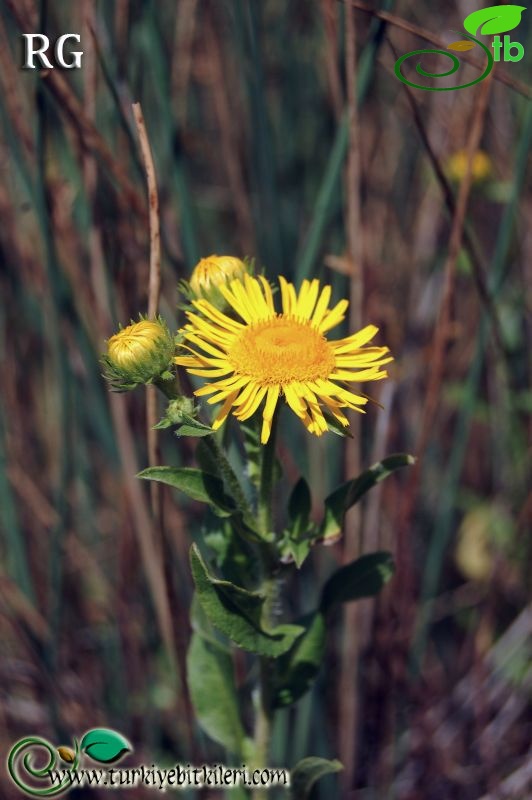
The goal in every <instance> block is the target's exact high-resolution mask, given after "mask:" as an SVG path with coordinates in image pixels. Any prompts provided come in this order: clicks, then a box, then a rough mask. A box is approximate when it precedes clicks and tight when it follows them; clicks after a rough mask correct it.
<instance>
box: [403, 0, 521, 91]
mask: <svg viewBox="0 0 532 800" xmlns="http://www.w3.org/2000/svg"><path fill="white" fill-rule="evenodd" d="M523 11H526V8H525V6H513V5H510V6H490V7H489V8H481V9H479V10H478V11H474V12H473V13H472V14H469V16H467V17H466V18H465V20H464V29H465V30H466V31H467V33H463V34H462V36H465V37H466V39H465V40H464V39H460V40H458V41H456V42H453V43H452V44H450V45H448V49H447V50H437V49H430V50H412V51H411V52H410V53H405V55H404V56H401V57H400V58H398V59H397V61H396V62H395V68H394V69H395V74H396V75H397V77H398V78H399V80H400V81H402V82H403V83H406V85H407V86H411V87H412V88H414V89H424V90H425V91H427V92H450V91H453V90H454V89H466V88H467V87H468V86H474V85H475V84H476V83H480V81H483V80H484V78H486V77H487V76H488V75H489V74H490V72H491V70H492V68H493V64H494V62H495V61H500V60H501V50H502V51H503V60H504V61H520V60H521V59H522V58H523V56H524V54H525V49H524V47H523V45H522V44H521V43H520V42H512V41H511V38H510V37H509V36H505V37H504V39H503V40H501V37H500V36H499V35H498V34H500V33H506V32H507V31H512V30H513V29H514V28H517V26H518V25H519V23H520V22H521V15H522V13H523ZM479 34H481V35H483V36H489V35H494V39H493V42H492V44H491V47H492V49H493V54H492V53H491V51H490V49H489V48H488V46H487V45H485V44H484V43H483V42H481V41H479V39H477V38H475V37H476V36H478V35H479ZM495 34H497V35H495ZM476 45H479V46H480V47H481V48H482V50H483V51H484V53H485V54H486V57H487V64H486V68H485V70H484V72H483V73H482V75H480V76H479V77H478V78H476V80H474V81H470V82H469V83H462V84H460V85H459V86H424V85H423V84H421V83H414V82H413V81H411V80H409V79H408V78H406V77H405V76H404V75H403V73H402V71H401V68H402V65H403V63H404V62H405V61H406V59H407V58H410V57H411V56H419V55H423V54H425V53H431V54H435V53H437V54H438V55H443V56H446V57H447V58H450V59H451V63H452V66H451V68H450V69H449V70H447V72H427V71H426V70H424V69H423V67H422V66H421V64H420V63H419V62H418V63H417V64H416V71H417V73H418V74H419V75H421V76H422V77H424V78H446V77H448V76H449V75H454V73H455V72H456V71H457V70H458V69H459V67H460V61H459V59H458V58H457V56H455V55H454V53H449V52H448V50H456V51H460V52H465V51H466V50H472V49H473V47H475V46H476Z"/></svg>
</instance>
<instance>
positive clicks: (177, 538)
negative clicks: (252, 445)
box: [0, 0, 532, 800]
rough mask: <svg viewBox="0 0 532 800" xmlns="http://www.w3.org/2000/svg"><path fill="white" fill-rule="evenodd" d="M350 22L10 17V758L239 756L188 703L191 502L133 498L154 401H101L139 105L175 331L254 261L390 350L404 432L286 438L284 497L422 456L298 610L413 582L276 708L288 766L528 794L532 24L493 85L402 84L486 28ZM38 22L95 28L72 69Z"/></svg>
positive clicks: (232, 10) (344, 783) (127, 255)
mask: <svg viewBox="0 0 532 800" xmlns="http://www.w3.org/2000/svg"><path fill="white" fill-rule="evenodd" d="M353 5H354V6H358V7H359V8H358V10H354V11H352V12H350V11H348V10H347V9H346V6H345V5H343V4H342V3H339V2H334V1H333V0H313V1H312V2H310V1H309V0H293V2H291V3H289V4H286V3H282V2H280V0H265V1H264V2H259V0H179V1H178V2H176V3H173V2H165V1H164V0H159V2H154V0H151V2H150V1H149V0H147V1H146V2H140V0H137V1H134V0H131V1H130V2H127V0H115V2H113V3H103V2H96V0H80V2H77V3H75V4H67V3H60V2H53V0H48V2H45V0H42V2H41V3H34V2H33V0H3V2H2V3H1V4H0V114H1V118H2V128H3V133H2V138H1V142H0V148H1V149H0V169H1V175H2V179H1V182H0V210H1V215H0V219H1V221H2V222H1V225H0V259H1V272H0V291H1V298H2V303H1V309H0V363H1V373H0V374H1V387H2V392H1V400H0V460H1V465H2V470H1V472H0V521H1V526H2V540H1V552H2V562H1V569H0V642H1V645H0V647H1V660H0V681H1V682H0V752H1V753H2V754H6V753H7V751H8V750H9V747H10V746H11V744H12V743H13V742H14V741H15V740H16V739H17V738H19V737H22V736H23V735H26V734H28V733H37V734H41V735H44V736H47V737H48V738H50V740H51V741H54V742H57V743H69V742H70V741H71V738H72V736H74V735H79V734H80V733H82V732H83V731H84V730H85V729H86V728H87V727H96V726H98V725H106V726H109V727H114V728H116V729H117V730H120V731H121V732H123V733H124V734H125V735H127V736H129V737H130V738H131V739H132V741H133V742H134V744H135V763H140V762H141V760H143V761H145V762H147V763H152V762H153V761H155V762H156V763H157V762H159V763H164V762H165V761H169V762H173V761H176V760H179V761H184V762H192V763H203V762H205V761H216V760H222V761H223V760H224V754H223V753H220V752H218V751H217V749H216V748H215V747H213V745H212V744H211V743H209V741H208V740H207V739H206V738H205V737H204V736H203V735H202V734H201V732H200V731H199V730H198V729H197V727H196V725H195V724H194V719H193V715H192V712H191V709H190V706H189V702H188V699H187V693H186V687H185V683H184V655H185V651H186V645H187V641H188V636H189V627H188V608H189V603H190V596H191V580H190V576H189V567H188V557H187V552H188V547H189V543H190V541H191V539H192V538H194V537H197V536H199V535H201V511H200V509H199V508H197V507H196V506H194V505H193V504H191V505H184V504H182V503H180V501H179V498H176V497H175V496H173V495H171V494H170V493H169V492H167V491H164V492H163V498H162V499H163V524H162V526H161V525H160V524H159V521H160V520H158V519H157V518H155V519H154V517H153V516H152V513H151V510H150V502H149V494H147V492H146V487H145V486H143V485H140V482H138V481H137V480H136V478H135V474H136V472H137V471H138V470H139V469H140V468H141V467H142V466H145V465H146V463H147V458H148V454H147V445H146V422H145V397H144V393H143V392H138V393H136V394H134V395H128V396H116V395H114V396H113V395H110V394H109V393H108V391H107V387H106V386H105V385H104V381H103V379H102V378H101V375H100V365H99V362H98V357H99V353H100V352H101V351H102V349H103V347H104V340H105V338H106V337H107V336H109V335H110V333H111V332H112V331H113V330H114V329H115V328H116V327H117V325H118V323H119V322H120V323H125V322H127V321H128V320H129V318H130V317H131V316H135V315H136V314H137V312H138V311H143V310H145V309H146V308H147V305H148V296H147V293H148V265H149V230H148V210H147V202H146V186H145V177H144V170H143V166H142V156H141V152H140V149H139V144H138V140H137V135H136V130H135V125H134V121H133V115H132V110H131V103H132V102H133V101H140V102H141V104H142V109H143V112H144V117H145V120H146V126H147V131H148V136H149V139H150V143H151V147H152V149H153V153H154V160H155V169H156V173H157V183H158V190H159V202H160V220H161V239H162V295H161V307H160V310H161V313H162V314H163V315H164V316H165V317H166V319H167V320H168V322H169V323H171V324H173V325H174V326H175V325H177V321H178V320H177V307H176V303H177V294H176V284H177V281H178V279H180V278H183V277H186V276H187V275H188V274H189V271H190V269H191V268H192V266H193V265H194V264H195V262H196V261H197V260H198V258H199V257H200V256H202V255H207V254H209V253H211V252H218V253H231V254H235V255H239V256H244V255H255V256H256V258H257V260H258V263H259V264H260V265H261V266H265V268H266V271H267V274H269V275H270V276H271V277H274V276H275V275H276V274H278V273H283V274H285V275H286V276H287V277H291V278H293V279H295V280H296V282H297V281H300V280H301V279H302V278H303V277H306V276H309V275H318V276H320V277H322V278H324V279H326V280H328V281H332V282H333V284H334V287H335V292H336V294H337V295H338V296H340V295H342V294H345V293H347V294H349V295H350V296H351V299H352V317H351V323H356V324H358V323H359V322H361V323H366V322H373V323H376V324H377V325H379V326H380V328H381V334H380V337H381V341H382V342H384V343H386V344H388V345H389V346H390V348H391V349H392V351H393V353H394V354H395V356H396V361H395V364H394V365H392V367H393V368H392V370H391V380H390V381H388V382H385V383H383V384H382V385H381V386H380V387H378V391H379V395H378V397H377V399H379V401H380V402H381V403H382V405H383V406H384V409H383V410H376V411H371V412H370V413H369V415H368V416H367V418H364V419H363V420H362V422H361V424H360V429H359V431H358V434H357V437H356V439H355V441H354V442H353V443H351V444H349V445H348V450H347V452H346V453H344V452H343V451H342V449H341V446H340V444H339V443H338V441H330V440H329V441H327V442H322V441H316V440H311V438H310V437H309V436H307V435H306V434H305V433H304V432H303V430H302V429H301V430H300V429H299V428H297V427H295V426H294V427H290V426H287V428H286V430H285V433H286V436H285V439H284V448H283V450H282V459H283V463H284V465H285V470H286V473H287V475H288V477H289V478H293V477H297V475H298V474H299V472H300V471H302V472H303V473H304V474H305V475H306V476H307V477H308V478H309V480H310V483H311V486H312V487H313V490H314V493H315V498H316V501H319V499H320V498H322V497H323V496H324V494H325V493H326V491H327V490H328V488H329V487H330V486H331V485H333V484H334V482H335V481H337V480H338V479H339V478H340V477H341V476H342V474H343V472H344V470H348V471H349V472H350V473H352V470H353V469H355V468H356V466H357V465H358V464H360V465H362V466H367V465H369V464H371V463H373V462H374V461H375V460H377V459H379V458H381V457H382V456H384V455H386V454H387V453H389V452H393V451H399V450H404V451H408V452H412V453H415V454H417V455H418V456H419V460H418V463H417V466H416V468H414V469H413V470H412V471H411V472H410V474H406V473H405V474H402V475H400V476H399V477H398V478H393V479H390V480H389V481H388V482H387V483H385V484H383V485H382V486H381V487H379V488H378V489H376V490H375V491H374V492H373V493H372V494H371V495H370V496H368V500H367V501H366V503H365V505H363V506H362V508H361V511H360V512H359V513H358V515H357V516H356V517H352V518H350V521H349V525H348V529H347V530H346V533H345V537H344V540H343V542H341V543H339V544H338V545H336V546H335V547H334V548H329V549H324V548H321V549H318V550H317V551H316V553H315V554H314V557H313V559H312V563H310V564H309V565H307V566H306V567H305V569H304V571H303V574H302V576H301V580H300V582H299V583H297V582H295V581H294V582H291V583H290V584H289V585H287V586H286V596H287V602H288V605H289V606H290V607H303V608H305V609H309V608H310V607H311V605H312V602H313V599H314V598H315V593H316V588H315V587H316V583H317V581H316V577H318V576H319V577H320V578H323V577H324V576H325V575H326V574H328V572H330V570H331V569H332V566H333V564H334V563H335V562H339V561H341V560H342V559H344V558H347V557H348V556H349V555H351V556H352V555H354V554H356V553H357V552H360V551H364V550H371V549H375V548H376V547H381V548H389V549H390V550H392V551H393V552H394V554H395V557H396V560H397V567H398V571H397V576H396V578H395V579H394V581H393V582H392V583H391V585H390V587H389V589H387V591H386V593H385V595H383V596H382V597H381V598H380V599H379V600H378V601H377V602H376V603H372V604H371V605H364V604H360V605H358V606H357V607H356V608H354V609H352V610H350V611H349V613H348V614H347V615H346V617H345V620H344V621H342V620H341V619H337V620H336V623H335V627H334V630H333V631H332V636H331V640H330V647H329V650H328V656H327V662H326V664H325V665H324V668H323V670H322V674H321V676H320V679H319V681H318V683H317V685H316V687H315V689H314V691H313V692H312V693H311V694H310V695H309V696H308V697H307V698H305V699H304V700H302V701H300V703H299V704H298V705H297V706H296V707H295V709H293V710H291V711H287V712H283V713H282V714H280V716H279V719H278V722H277V725H276V728H275V732H274V734H275V735H274V743H273V752H272V759H271V761H272V763H275V764H279V765H284V764H287V765H293V764H294V763H295V762H296V761H297V760H298V758H300V757H302V756H304V755H308V754H313V755H322V756H325V757H335V756H339V757H340V758H341V759H342V760H343V761H344V763H345V766H346V769H345V771H344V773H343V776H342V777H341V778H340V779H338V781H337V780H336V778H335V779H332V778H331V779H327V780H325V781H323V782H322V783H321V784H320V785H319V787H318V788H317V789H316V797H319V798H325V797H327V798H330V797H342V798H344V797H345V798H353V799H354V798H356V800H381V798H397V800H450V798H453V800H454V799H455V798H456V799H457V800H480V798H485V800H487V798H490V800H495V798H497V800H503V798H514V800H526V798H528V797H530V796H532V766H531V754H530V750H529V747H530V733H531V726H530V716H529V715H528V717H527V712H529V710H530V692H531V688H532V683H531V680H532V673H531V671H530V634H531V630H532V607H531V606H530V541H529V539H528V538H527V535H528V531H529V526H530V517H531V508H532V503H531V495H530V485H529V484H528V485H527V477H528V474H529V466H530V454H529V450H528V449H527V440H528V441H529V439H530V410H531V399H532V398H531V393H530V388H529V377H530V361H529V354H528V348H527V344H526V343H527V333H528V334H529V333H530V321H529V319H528V321H527V318H526V310H527V306H528V309H530V286H531V277H532V276H531V269H530V265H531V264H532V234H531V221H532V191H531V184H530V157H529V154H530V142H531V138H532V104H531V102H530V89H527V87H526V84H527V81H528V82H529V77H530V64H531V60H530V59H531V56H530V53H532V39H531V37H530V31H531V30H532V29H531V27H530V21H529V20H528V19H526V17H527V15H526V14H525V15H524V16H523V22H522V24H521V26H520V28H519V35H518V36H517V35H516V38H518V39H519V40H520V41H521V42H523V44H524V45H525V58H524V59H523V60H522V61H521V62H519V63H516V64H502V63H501V64H499V65H497V66H496V69H495V72H494V79H493V80H492V79H491V78H490V79H489V80H486V81H484V82H483V83H481V84H479V85H477V86H475V87H473V88H471V89H467V90H463V91H455V92H443V93H442V92H434V93H432V92H421V91H413V92H412V93H409V92H408V91H407V90H406V89H405V87H404V86H403V85H402V84H401V83H400V82H399V81H398V80H397V79H396V78H395V76H394V75H393V64H394V62H395V59H396V57H397V55H396V54H401V53H404V52H406V51H408V50H412V49H414V48H417V47H420V46H427V45H426V42H422V40H421V39H420V38H419V37H418V36H415V35H413V33H411V32H409V31H408V25H412V24H413V25H415V26H417V27H419V28H422V29H425V30H426V31H427V32H429V34H430V35H431V36H433V37H436V38H441V37H444V36H445V32H446V31H448V30H449V29H451V28H455V29H456V28H458V27H459V25H460V21H461V20H462V19H463V18H464V17H465V15H466V14H467V13H469V12H470V11H471V10H472V9H473V6H471V4H470V3H469V2H465V1H464V2H456V3H455V2H452V3H446V4H433V5H432V6H431V7H428V6H427V4H422V5H420V4H414V3H412V2H410V0H397V2H393V1H392V0H383V2H381V3H369V2H368V3H367V4H363V3H359V2H356V3H354V4H353ZM364 5H365V9H366V10H365V11H364V10H360V7H362V6H364ZM368 10H369V11H368ZM369 12H378V13H377V14H375V13H369ZM379 14H380V16H379ZM405 26H406V30H405ZM21 31H33V32H36V31H46V32H47V33H49V34H50V35H51V37H53V36H55V35H57V34H60V33H63V32H67V31H68V32H79V33H81V35H82V43H83V48H82V49H83V50H84V57H83V62H82V63H83V68H82V69H81V70H79V71H71V72H66V71H60V70H57V69H56V70H53V71H48V72H46V73H42V74H38V73H36V72H32V71H23V70H21V69H20V68H19V64H20V33H21ZM462 69H463V70H464V73H465V74H466V75H467V76H476V75H477V74H478V73H477V71H476V70H475V68H474V67H472V66H468V65H464V66H463V68H462ZM355 97H357V98H358V102H357V103H355V102H354V98H355ZM477 143H478V144H480V146H482V148H483V149H484V150H486V151H487V153H488V154H489V156H490V159H491V162H492V175H491V177H490V178H489V179H488V180H487V181H485V182H483V183H481V184H479V183H475V182H470V181H467V180H465V181H463V182H462V184H461V185H460V186H458V185H457V184H455V183H452V182H449V181H448V179H447V178H446V171H445V164H446V161H447V158H448V157H449V155H450V154H452V153H453V152H455V151H456V150H458V149H460V148H463V147H469V148H470V149H473V148H474V147H475V146H476V144H477ZM158 446H159V447H160V449H161V454H162V458H164V459H165V461H166V463H174V464H179V463H190V462H191V460H192V458H193V452H192V449H191V447H190V446H188V445H186V444H182V443H179V444H178V443H177V442H176V440H175V439H174V438H173V437H172V435H171V433H169V432H166V431H165V432H163V433H162V434H161V435H160V437H159V443H158ZM466 562H467V563H466ZM237 666H238V668H239V670H240V672H241V673H242V672H243V670H244V669H245V663H244V662H243V661H242V659H239V660H238V662H237ZM3 757H4V756H3V755H2V758H3ZM1 769H2V773H1V775H0V783H1V785H0V795H1V796H2V797H4V796H5V797H10V796H11V792H12V789H11V788H10V786H9V782H8V778H7V776H6V774H5V771H4V768H3V766H2V768H1ZM100 794H101V797H104V794H103V793H100ZM100 794H99V793H97V792H96V791H92V792H91V794H90V796H91V797H92V796H94V797H99V796H100ZM13 796H15V795H13ZM72 796H74V795H72ZM77 796H78V797H80V798H81V797H84V796H89V793H88V791H84V793H82V792H81V791H80V792H79V793H78V794H77ZM129 796H131V797H139V798H141V797H144V796H146V797H147V796H148V793H146V794H143V793H142V791H141V790H140V789H138V790H131V791H130V792H129ZM185 796H186V795H185ZM190 796H194V795H192V794H190ZM197 796H200V795H199V794H198V795H197ZM204 796H208V795H204ZM210 796H212V797H214V796H215V795H214V794H213V793H211V795H210Z"/></svg>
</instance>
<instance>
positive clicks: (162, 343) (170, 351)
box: [102, 317, 175, 391]
mask: <svg viewBox="0 0 532 800" xmlns="http://www.w3.org/2000/svg"><path fill="white" fill-rule="evenodd" d="M174 350H175V341H174V338H173V336H172V334H171V333H170V331H169V330H168V326H167V325H166V323H165V322H164V320H162V319H161V318H160V317H157V319H154V320H149V319H141V320H139V322H133V323H132V324H131V325H128V326H127V328H121V329H120V330H119V331H118V333H115V334H114V336H111V338H110V339H109V340H108V342H107V353H106V355H104V356H103V358H102V361H103V363H104V366H105V377H106V378H107V380H108V381H109V382H110V383H111V384H112V386H113V388H114V389H116V390H117V391H127V390H129V389H134V388H135V387H136V386H138V385H139V384H146V383H153V382H154V381H157V380H159V379H161V378H162V379H163V380H164V379H166V378H168V377H170V375H169V372H170V371H171V369H172V359H173V355H174ZM165 373H166V374H165Z"/></svg>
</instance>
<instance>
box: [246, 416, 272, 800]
mask: <svg viewBox="0 0 532 800" xmlns="http://www.w3.org/2000/svg"><path fill="white" fill-rule="evenodd" d="M277 422H278V413H277V412H276V413H275V415H274V418H273V420H272V430H271V433H270V438H269V440H268V442H267V444H266V445H265V446H264V448H263V451H262V461H261V471H260V483H259V497H258V507H257V518H258V527H259V531H260V533H261V534H262V536H263V537H264V538H265V539H267V538H268V537H269V535H270V534H271V531H272V525H273V514H272V496H273V484H274V469H275V444H276V438H277ZM263 559H264V560H263V573H264V576H263V585H262V590H263V592H264V593H265V595H266V601H265V603H264V609H263V620H262V623H263V626H264V627H265V628H266V629H268V628H269V627H271V624H272V619H271V617H272V606H273V595H274V592H275V582H274V578H273V575H272V561H271V558H269V557H268V555H267V554H266V553H265V554H264V555H263ZM271 672H272V670H271V659H269V658H266V657H264V656H263V657H261V659H260V682H259V690H258V696H257V709H256V717H255V762H256V768H257V769H263V768H264V767H267V766H268V757H269V755H268V754H269V749H270V739H271V732H272V707H271V680H270V679H271ZM263 796H264V794H263V792H262V790H260V789H255V790H254V791H253V793H252V797H253V798H254V800H255V799H256V800H259V798H261V797H263Z"/></svg>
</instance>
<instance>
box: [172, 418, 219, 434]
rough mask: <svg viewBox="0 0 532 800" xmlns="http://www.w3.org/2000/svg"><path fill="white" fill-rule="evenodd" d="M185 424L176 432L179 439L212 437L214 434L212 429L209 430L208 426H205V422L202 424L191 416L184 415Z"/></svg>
mask: <svg viewBox="0 0 532 800" xmlns="http://www.w3.org/2000/svg"><path fill="white" fill-rule="evenodd" d="M182 417H183V424H182V425H181V427H180V428H178V429H177V430H176V432H175V435H176V436H178V437H181V436H195V437H202V436H211V434H213V433H214V431H213V429H212V428H209V426H208V425H204V424H203V422H200V421H199V420H197V419H194V417H191V416H189V415H188V414H183V415H182Z"/></svg>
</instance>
